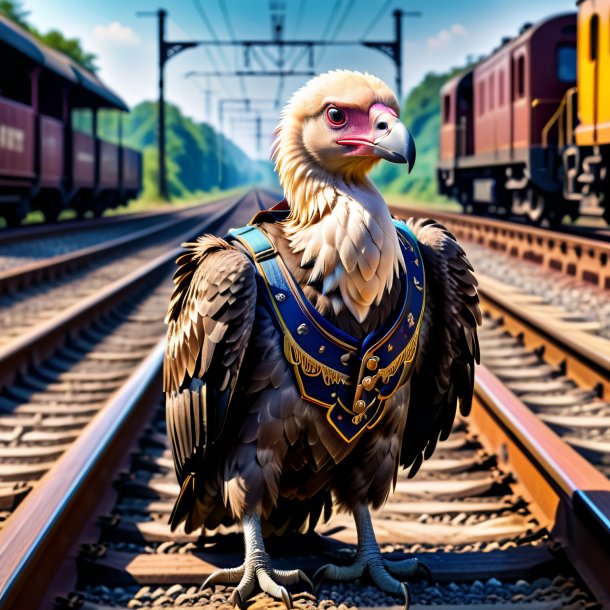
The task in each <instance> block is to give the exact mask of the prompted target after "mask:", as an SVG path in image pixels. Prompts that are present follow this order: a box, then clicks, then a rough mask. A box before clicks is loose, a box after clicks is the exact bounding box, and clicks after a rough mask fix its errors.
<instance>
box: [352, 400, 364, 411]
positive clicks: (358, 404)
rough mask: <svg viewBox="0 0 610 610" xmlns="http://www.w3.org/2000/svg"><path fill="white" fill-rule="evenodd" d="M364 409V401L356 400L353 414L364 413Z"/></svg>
mask: <svg viewBox="0 0 610 610" xmlns="http://www.w3.org/2000/svg"><path fill="white" fill-rule="evenodd" d="M365 408H366V403H365V402H364V400H357V401H356V402H355V403H354V413H358V414H360V413H364V409H365Z"/></svg>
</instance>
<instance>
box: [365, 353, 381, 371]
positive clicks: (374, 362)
mask: <svg viewBox="0 0 610 610" xmlns="http://www.w3.org/2000/svg"><path fill="white" fill-rule="evenodd" d="M378 366H379V356H372V357H371V358H369V359H368V360H367V361H366V368H367V369H368V370H369V371H376V370H377V367H378Z"/></svg>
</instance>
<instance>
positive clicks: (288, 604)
mask: <svg viewBox="0 0 610 610" xmlns="http://www.w3.org/2000/svg"><path fill="white" fill-rule="evenodd" d="M280 593H281V594H282V601H283V602H284V605H285V606H286V608H288V610H292V600H291V599H290V594H289V593H288V591H286V589H284V587H280Z"/></svg>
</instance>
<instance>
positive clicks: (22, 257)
mask: <svg viewBox="0 0 610 610" xmlns="http://www.w3.org/2000/svg"><path fill="white" fill-rule="evenodd" d="M224 198H225V197H221V198H219V199H217V200H214V201H210V202H207V203H204V204H200V205H195V206H192V207H189V208H177V209H176V208H174V209H164V210H162V211H151V212H139V213H133V214H123V215H119V216H110V217H105V218H98V219H96V220H95V221H91V220H85V221H83V220H80V221H66V222H63V223H57V224H47V225H33V226H27V227H19V228H16V229H10V230H4V231H0V282H2V283H6V280H7V279H9V278H11V277H12V275H13V274H14V273H15V272H19V271H27V272H29V273H30V274H31V273H32V269H33V268H34V266H35V264H36V263H41V266H43V265H47V266H49V265H51V264H53V265H55V266H57V264H58V263H60V262H62V261H69V262H71V264H72V265H74V259H73V258H71V256H70V255H72V256H73V257H74V256H75V255H77V254H80V255H83V254H89V255H90V254H91V253H93V252H94V249H95V248H96V247H98V248H99V249H100V251H102V250H103V248H105V247H108V246H112V244H113V242H116V243H120V240H121V239H129V237H130V236H133V237H134V238H138V235H139V234H140V232H142V235H143V236H145V235H146V233H145V230H146V229H154V227H158V228H159V229H161V228H162V227H164V226H165V225H166V224H168V221H170V222H171V220H172V219H174V220H175V219H179V218H181V217H183V218H184V217H191V216H193V215H197V214H200V213H202V212H203V213H205V211H206V210H207V206H209V205H212V206H213V205H214V204H217V203H218V201H219V200H222V199H224ZM151 233H153V234H154V231H151Z"/></svg>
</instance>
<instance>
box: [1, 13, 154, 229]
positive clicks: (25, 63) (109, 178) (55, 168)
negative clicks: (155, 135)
mask: <svg viewBox="0 0 610 610" xmlns="http://www.w3.org/2000/svg"><path fill="white" fill-rule="evenodd" d="M126 111H128V108H127V106H126V105H125V103H124V102H123V101H122V100H121V98H119V97H118V96H117V95H116V94H115V93H113V92H112V91H111V90H110V89H109V88H108V87H106V86H105V85H104V84H103V83H102V82H101V81H100V80H99V79H98V78H97V77H96V76H95V75H94V74H92V73H91V72H89V71H87V70H85V69H84V68H83V67H81V66H80V65H78V64H77V63H76V62H74V61H72V60H71V59H70V58H69V57H67V56H66V55H64V54H62V53H59V52H57V51H55V50H53V49H51V48H50V47H48V46H46V45H44V44H42V43H41V42H39V41H37V40H36V39H35V38H34V37H33V36H31V35H30V34H29V33H28V32H26V31H25V30H23V29H22V28H20V27H19V26H17V25H16V24H14V23H13V22H11V21H9V20H8V19H6V18H4V17H2V16H0V216H2V217H4V219H5V221H6V223H7V224H8V225H9V226H15V225H18V224H20V222H21V221H22V220H23V219H24V218H25V216H26V215H27V214H28V212H30V211H31V210H40V211H41V212H42V213H43V215H44V218H45V220H46V221H48V222H52V221H55V220H56V219H57V217H58V216H59V214H60V213H61V211H62V210H63V209H66V208H72V209H74V210H76V212H77V213H78V215H79V216H83V215H84V214H85V213H86V212H88V211H91V212H93V214H94V215H95V216H99V215H101V214H102V213H103V212H104V210H105V209H107V208H112V207H117V206H119V205H125V204H126V203H127V202H128V201H129V200H130V199H132V198H134V197H136V196H137V195H138V193H139V192H140V190H141V186H142V155H141V153H140V152H139V151H137V150H133V149H131V148H128V147H126V146H124V145H123V143H122V135H121V124H122V115H123V113H124V112H126ZM103 113H107V118H108V121H110V122H111V123H112V124H113V125H116V129H115V130H113V131H114V133H113V134H112V137H110V138H108V139H103V138H101V137H99V135H98V131H99V129H98V119H99V117H100V116H105V115H104V114H103ZM105 118H106V116H105Z"/></svg>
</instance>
